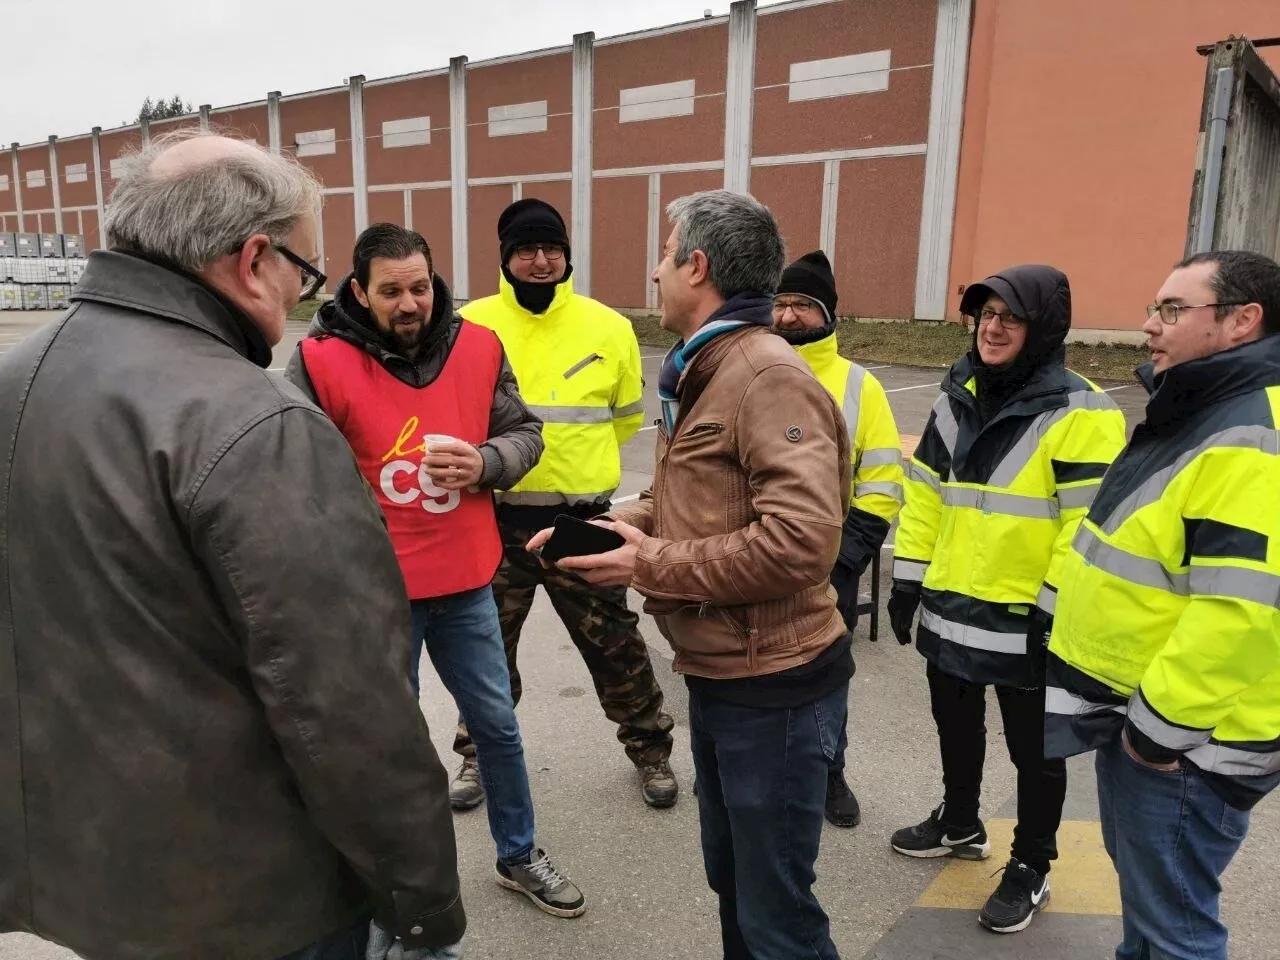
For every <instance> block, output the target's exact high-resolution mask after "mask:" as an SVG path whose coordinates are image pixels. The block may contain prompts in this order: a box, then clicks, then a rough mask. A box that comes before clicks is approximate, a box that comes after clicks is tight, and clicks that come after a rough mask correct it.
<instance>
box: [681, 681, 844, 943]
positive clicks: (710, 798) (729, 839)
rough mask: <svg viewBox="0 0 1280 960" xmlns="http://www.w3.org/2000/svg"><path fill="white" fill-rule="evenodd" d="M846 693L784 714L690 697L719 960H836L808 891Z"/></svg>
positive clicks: (824, 919) (828, 934) (705, 858)
mask: <svg viewBox="0 0 1280 960" xmlns="http://www.w3.org/2000/svg"><path fill="white" fill-rule="evenodd" d="M848 697H849V684H848V683H847V682H846V683H842V684H841V685H840V686H839V688H837V689H836V690H834V691H832V692H831V693H830V694H828V695H827V696H825V697H823V698H821V699H820V700H816V701H814V702H813V703H810V704H806V705H805V706H803V707H795V708H791V709H768V708H762V707H747V706H740V705H738V704H733V703H728V702H725V701H723V700H718V699H716V698H715V697H714V696H706V695H704V694H701V693H699V692H697V691H694V690H692V689H691V690H690V692H689V739H690V744H691V746H692V748H693V766H694V770H695V772H696V774H697V778H698V815H699V818H700V820H701V824H702V858H703V863H704V865H705V867H706V871H707V883H708V884H710V886H711V889H712V890H714V891H715V892H716V893H717V894H718V895H719V897H720V932H721V938H722V940H723V944H724V957H725V960H795V958H797V957H807V958H813V960H838V958H839V954H838V953H837V952H836V947H835V944H834V943H832V941H831V925H830V922H829V921H828V920H827V915H826V913H824V912H823V909H822V906H821V905H820V904H819V903H818V900H817V897H815V896H814V895H813V889H812V888H813V881H814V879H815V875H814V871H813V865H814V862H815V861H816V860H817V859H818V844H819V841H820V840H821V837H822V811H823V807H824V805H825V803H826V796H827V771H828V769H829V765H830V763H831V761H832V760H833V759H834V758H835V755H836V743H837V741H838V740H839V737H840V730H841V728H842V727H843V726H844V722H845V715H846V713H847V712H848Z"/></svg>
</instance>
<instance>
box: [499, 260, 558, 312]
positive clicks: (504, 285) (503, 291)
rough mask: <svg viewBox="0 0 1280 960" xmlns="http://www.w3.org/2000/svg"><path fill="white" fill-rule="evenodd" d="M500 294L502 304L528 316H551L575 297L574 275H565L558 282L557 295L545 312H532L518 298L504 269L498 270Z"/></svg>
mask: <svg viewBox="0 0 1280 960" xmlns="http://www.w3.org/2000/svg"><path fill="white" fill-rule="evenodd" d="M498 296H500V297H502V305H503V306H504V307H506V308H507V309H508V310H515V311H516V312H517V313H521V314H523V315H524V316H526V317H549V316H551V315H552V314H553V313H555V312H556V311H557V310H559V309H560V308H561V307H563V306H564V305H565V304H566V303H568V302H569V301H570V300H571V299H572V298H573V275H572V274H570V275H569V276H567V277H565V278H564V279H563V280H562V281H560V283H558V284H556V295H555V297H553V298H552V300H551V306H549V307H547V309H546V310H545V311H544V312H543V313H530V312H529V311H528V310H526V309H525V308H524V307H523V306H521V305H520V301H519V300H517V299H516V291H515V288H514V287H513V286H511V283H510V282H509V281H508V280H507V278H506V277H504V276H503V275H502V271H501V270H499V271H498Z"/></svg>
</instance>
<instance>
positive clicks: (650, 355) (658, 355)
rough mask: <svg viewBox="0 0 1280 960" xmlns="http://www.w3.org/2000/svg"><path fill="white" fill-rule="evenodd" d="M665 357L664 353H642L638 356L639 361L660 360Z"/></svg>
mask: <svg viewBox="0 0 1280 960" xmlns="http://www.w3.org/2000/svg"><path fill="white" fill-rule="evenodd" d="M665 356H666V354H665V353H642V354H640V359H641V360H661V359H662V358H663V357H665Z"/></svg>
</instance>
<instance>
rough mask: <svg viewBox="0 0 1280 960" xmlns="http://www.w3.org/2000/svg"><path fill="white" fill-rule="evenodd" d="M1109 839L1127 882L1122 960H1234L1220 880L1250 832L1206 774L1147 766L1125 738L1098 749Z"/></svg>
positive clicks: (1109, 847) (1123, 894)
mask: <svg viewBox="0 0 1280 960" xmlns="http://www.w3.org/2000/svg"><path fill="white" fill-rule="evenodd" d="M1095 764H1096V767H1097V771H1098V807H1099V812H1100V813H1101V815H1102V840H1103V843H1105V844H1106V848H1107V854H1108V855H1109V856H1110V857H1111V862H1112V863H1114V864H1115V867H1116V872H1117V873H1118V874H1119V875H1120V902H1121V906H1122V908H1123V911H1124V942H1123V943H1121V944H1120V946H1119V947H1117V948H1116V960H1226V957H1227V928H1226V927H1224V926H1223V925H1222V923H1221V922H1220V921H1219V920H1218V895H1219V894H1220V893H1221V892H1222V885H1221V884H1220V883H1219V882H1218V878H1219V877H1221V876H1222V872H1223V871H1224V870H1226V869H1227V865H1228V864H1229V863H1231V858H1232V857H1234V856H1235V853H1236V851H1237V850H1239V849H1240V844H1241V843H1242V842H1243V841H1244V837H1245V834H1246V833H1247V832H1248V830H1249V814H1248V812H1247V811H1245V810H1238V809H1236V808H1235V807H1233V806H1231V805H1230V804H1228V803H1226V802H1224V801H1223V800H1222V798H1220V797H1219V796H1218V795H1217V794H1216V793H1214V792H1213V791H1212V790H1211V789H1210V788H1209V785H1208V784H1207V783H1205V781H1204V778H1203V777H1202V776H1200V773H1199V771H1197V770H1196V769H1195V768H1194V767H1191V768H1188V765H1187V764H1186V762H1185V761H1184V763H1183V768H1182V769H1181V770H1178V771H1175V772H1172V773H1165V772H1162V771H1159V770H1149V769H1147V768H1146V767H1143V766H1142V765H1141V764H1139V763H1138V762H1137V761H1135V760H1134V759H1133V758H1132V757H1130V756H1129V755H1128V754H1126V753H1125V750H1124V746H1123V745H1122V744H1121V742H1120V740H1119V738H1117V739H1115V740H1114V741H1112V742H1111V743H1109V744H1107V745H1106V746H1104V747H1102V748H1100V749H1099V750H1098V755H1097V758H1096V760H1095Z"/></svg>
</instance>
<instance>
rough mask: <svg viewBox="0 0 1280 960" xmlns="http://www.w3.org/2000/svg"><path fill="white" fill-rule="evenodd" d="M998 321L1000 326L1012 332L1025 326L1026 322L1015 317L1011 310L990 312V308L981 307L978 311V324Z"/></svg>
mask: <svg viewBox="0 0 1280 960" xmlns="http://www.w3.org/2000/svg"><path fill="white" fill-rule="evenodd" d="M997 319H998V320H999V321H1000V326H1002V327H1005V328H1007V329H1010V330H1013V329H1017V328H1018V327H1023V326H1026V323H1027V321H1025V320H1023V319H1022V318H1021V317H1015V316H1014V315H1013V311H1012V310H1003V311H1001V310H992V309H991V308H990V307H983V308H982V309H981V310H979V311H978V322H979V323H990V322H991V321H992V320H997Z"/></svg>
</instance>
